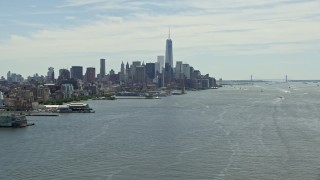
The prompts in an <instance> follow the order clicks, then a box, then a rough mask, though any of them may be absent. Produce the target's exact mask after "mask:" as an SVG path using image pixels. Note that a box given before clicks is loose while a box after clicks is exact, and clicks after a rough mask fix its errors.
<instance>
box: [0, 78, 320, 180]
mask: <svg viewBox="0 0 320 180" xmlns="http://www.w3.org/2000/svg"><path fill="white" fill-rule="evenodd" d="M88 103H89V104H90V105H91V107H92V108H93V109H94V110H95V111H96V113H92V114H61V115H60V116H58V117H28V119H29V121H30V122H34V123H35V126H31V127H27V128H23V129H0V155H1V156H0V179H24V180H25V179H173V180H174V179H183V180H185V179H299V180H300V179H316V180H319V179H320V123H319V122H320V87H318V86H317V84H316V83H311V84H302V83H296V84H257V85H247V86H228V87H223V88H220V89H217V90H205V91H192V92H188V93H187V94H186V95H181V96H169V97H165V98H162V99H153V100H141V99H136V100H132V99H130V100H116V101H88Z"/></svg>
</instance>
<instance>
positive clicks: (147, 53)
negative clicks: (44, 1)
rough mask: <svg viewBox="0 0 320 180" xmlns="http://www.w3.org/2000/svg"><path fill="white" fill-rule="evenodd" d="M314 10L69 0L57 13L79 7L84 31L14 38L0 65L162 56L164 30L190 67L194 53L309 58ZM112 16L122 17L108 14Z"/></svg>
mask: <svg viewBox="0 0 320 180" xmlns="http://www.w3.org/2000/svg"><path fill="white" fill-rule="evenodd" d="M317 5H318V2H317V1H294V2H291V1H290V3H288V1H284V0H270V1H261V0H247V1H236V0H224V1H222V0H219V1H211V0H203V1H201V3H200V2H197V1H191V0H186V1H167V0H164V1H162V3H159V2H158V1H148V2H143V1H102V0H88V1H87V0H86V1H84V0H80V1H78V0H77V1H76V0H69V1H67V3H65V4H64V5H62V6H60V7H59V8H61V11H69V9H68V8H71V7H72V8H75V7H76V8H84V9H85V10H86V11H89V14H90V15H91V18H95V19H94V20H91V21H90V23H86V24H82V25H73V26H63V25H61V26H58V27H56V28H54V29H53V28H45V27H42V28H41V30H38V31H35V32H33V33H32V34H31V36H18V35H11V37H10V40H9V41H8V43H6V44H4V43H2V44H0V51H1V58H2V59H9V60H14V59H21V58H23V59H33V60H39V61H40V60H43V59H46V60H49V61H50V62H51V61H54V60H56V59H68V60H70V61H72V62H73V60H79V59H81V60H83V61H84V60H86V61H89V60H90V59H99V58H100V57H101V56H109V58H114V59H118V60H123V59H127V60H136V59H144V58H145V59H151V58H153V57H154V58H155V57H156V56H157V55H161V54H164V45H165V39H166V38H167V32H168V27H169V26H170V27H171V32H172V34H171V37H172V39H173V46H174V50H175V53H174V56H175V57H176V58H177V59H181V60H184V61H188V62H190V63H191V62H194V59H192V58H194V57H195V56H197V54H198V55H201V54H207V55H208V58H209V56H210V55H215V56H226V57H230V56H233V57H237V56H250V55H251V56H255V55H273V54H275V55H277V54H294V53H308V52H314V51H316V49H319V48H320V43H319V42H320V34H319V32H320V21H319V20H318V19H319V11H318V10H319V8H318V7H319V6H317ZM170 7H172V8H173V9H174V10H177V11H176V12H173V11H170ZM59 8H58V9H59ZM97 9H100V10H102V11H97ZM168 9H169V10H168ZM109 10H110V11H109ZM113 10H116V11H121V12H122V11H123V12H124V13H123V14H114V13H110V12H113ZM54 11H58V10H54ZM72 11H74V9H73V10H72ZM95 12H98V13H95ZM64 18H65V19H67V20H73V19H75V18H76V17H75V16H72V15H71V16H64ZM83 18H84V19H85V16H83ZM86 22H88V21H86ZM17 52H18V53H17ZM72 62H70V63H72Z"/></svg>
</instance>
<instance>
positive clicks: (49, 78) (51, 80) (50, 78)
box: [47, 67, 54, 82]
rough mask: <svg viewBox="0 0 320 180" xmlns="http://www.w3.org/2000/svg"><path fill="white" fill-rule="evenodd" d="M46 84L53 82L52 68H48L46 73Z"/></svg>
mask: <svg viewBox="0 0 320 180" xmlns="http://www.w3.org/2000/svg"><path fill="white" fill-rule="evenodd" d="M47 78H48V82H54V68H53V67H49V68H48V73H47Z"/></svg>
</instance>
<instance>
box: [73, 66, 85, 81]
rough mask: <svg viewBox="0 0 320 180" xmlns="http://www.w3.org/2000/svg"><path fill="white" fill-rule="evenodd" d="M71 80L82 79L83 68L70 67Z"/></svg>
mask: <svg viewBox="0 0 320 180" xmlns="http://www.w3.org/2000/svg"><path fill="white" fill-rule="evenodd" d="M71 78H74V79H80V80H82V79H83V68H82V66H72V67H71Z"/></svg>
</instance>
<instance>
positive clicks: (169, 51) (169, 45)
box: [165, 28, 173, 67]
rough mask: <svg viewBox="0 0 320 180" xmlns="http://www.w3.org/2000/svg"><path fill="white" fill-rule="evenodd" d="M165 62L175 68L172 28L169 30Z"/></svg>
mask: <svg viewBox="0 0 320 180" xmlns="http://www.w3.org/2000/svg"><path fill="white" fill-rule="evenodd" d="M165 62H166V64H169V65H170V66H171V67H173V55H172V40H171V39H170V28H169V37H168V39H167V41H166V56H165Z"/></svg>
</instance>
